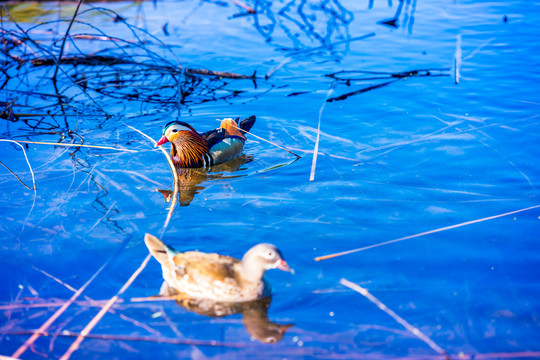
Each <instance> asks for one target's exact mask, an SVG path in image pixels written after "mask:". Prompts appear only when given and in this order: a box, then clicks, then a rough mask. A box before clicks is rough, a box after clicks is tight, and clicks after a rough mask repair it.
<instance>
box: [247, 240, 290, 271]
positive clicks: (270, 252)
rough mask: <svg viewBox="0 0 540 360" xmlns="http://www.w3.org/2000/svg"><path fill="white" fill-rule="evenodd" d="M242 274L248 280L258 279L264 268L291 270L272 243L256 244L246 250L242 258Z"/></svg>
mask: <svg viewBox="0 0 540 360" xmlns="http://www.w3.org/2000/svg"><path fill="white" fill-rule="evenodd" d="M242 265H243V267H244V271H245V273H244V275H246V276H247V277H248V278H249V279H250V280H259V279H261V278H262V276H263V275H264V272H265V271H266V270H270V269H279V270H283V271H288V272H291V273H292V272H293V271H292V270H291V268H290V267H289V265H288V264H287V262H286V261H285V260H284V259H283V255H281V251H279V249H278V248H277V247H275V246H274V245H272V244H258V245H255V246H254V247H252V248H251V249H249V250H248V252H246V254H245V255H244V257H243V258H242Z"/></svg>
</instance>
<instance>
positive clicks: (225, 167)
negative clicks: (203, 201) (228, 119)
mask: <svg viewBox="0 0 540 360" xmlns="http://www.w3.org/2000/svg"><path fill="white" fill-rule="evenodd" d="M251 161H253V158H252V157H250V156H246V155H241V156H239V157H237V158H234V159H232V160H229V161H227V162H225V163H222V164H218V165H214V166H212V167H210V168H207V169H205V168H197V169H192V168H181V167H176V171H177V174H178V192H179V197H180V199H179V200H180V201H179V203H180V205H181V206H188V205H189V204H190V203H191V201H193V199H194V198H195V195H196V194H197V193H198V192H199V191H201V190H203V189H204V186H201V185H200V184H201V183H203V182H204V181H207V180H212V179H219V178H222V177H224V174H223V173H232V172H235V171H238V170H240V167H241V166H242V165H244V164H247V163H249V162H251ZM157 191H159V192H160V193H161V194H162V195H163V197H164V198H165V200H166V201H167V202H169V201H170V200H171V197H172V195H173V192H172V191H171V190H160V189H157Z"/></svg>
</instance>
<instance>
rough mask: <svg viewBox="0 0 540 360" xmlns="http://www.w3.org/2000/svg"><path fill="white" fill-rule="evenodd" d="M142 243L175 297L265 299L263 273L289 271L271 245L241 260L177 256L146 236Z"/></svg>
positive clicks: (255, 249)
mask: <svg viewBox="0 0 540 360" xmlns="http://www.w3.org/2000/svg"><path fill="white" fill-rule="evenodd" d="M144 242H145V244H146V246H147V247H148V250H149V251H150V253H151V254H152V256H154V258H155V259H156V260H157V261H158V262H159V263H160V264H161V269H162V271H163V278H164V279H165V281H166V282H167V284H168V286H169V287H170V288H172V289H174V290H176V291H177V292H178V293H179V294H181V295H185V296H186V297H188V298H193V299H206V300H213V301H218V302H244V301H251V300H256V299H260V298H262V297H264V296H268V295H269V293H270V287H269V285H268V284H267V282H266V281H265V279H264V278H263V276H264V273H265V271H266V270H269V269H280V270H284V271H291V270H290V268H289V266H288V265H287V263H286V262H285V260H283V257H282V256H281V253H280V251H279V250H278V249H277V248H276V247H275V246H274V245H271V244H258V245H255V246H254V247H252V248H251V249H249V250H248V252H246V254H245V255H244V257H243V258H242V260H238V259H235V258H233V257H230V256H224V255H219V254H208V253H203V252H199V251H188V252H185V253H180V252H178V251H176V250H174V249H173V248H172V247H170V246H168V245H165V244H164V243H163V242H162V241H161V240H159V239H158V238H156V237H155V236H152V235H150V234H146V235H145V237H144Z"/></svg>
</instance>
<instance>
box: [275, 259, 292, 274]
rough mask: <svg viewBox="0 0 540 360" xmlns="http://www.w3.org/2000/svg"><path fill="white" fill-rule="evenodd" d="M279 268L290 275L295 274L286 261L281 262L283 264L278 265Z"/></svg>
mask: <svg viewBox="0 0 540 360" xmlns="http://www.w3.org/2000/svg"><path fill="white" fill-rule="evenodd" d="M277 268H278V269H279V270H283V271H288V272H290V273H294V272H293V271H292V270H291V268H290V267H289V264H287V262H286V261H285V260H281V262H280V263H279V264H278V266H277Z"/></svg>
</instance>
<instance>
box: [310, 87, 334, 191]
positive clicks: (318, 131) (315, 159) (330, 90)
mask: <svg viewBox="0 0 540 360" xmlns="http://www.w3.org/2000/svg"><path fill="white" fill-rule="evenodd" d="M335 86H336V81H335V80H334V81H333V82H332V84H331V85H330V89H328V92H327V93H326V99H324V102H323V104H322V106H321V108H320V109H319V122H318V125H317V139H316V140H315V148H314V149H313V160H312V161H311V173H310V175H309V181H314V180H315V169H316V167H317V155H318V154H319V138H320V135H321V119H322V114H323V111H324V108H325V107H326V103H327V102H328V101H327V100H328V99H329V98H330V96H332V93H333V92H334V87H335Z"/></svg>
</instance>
